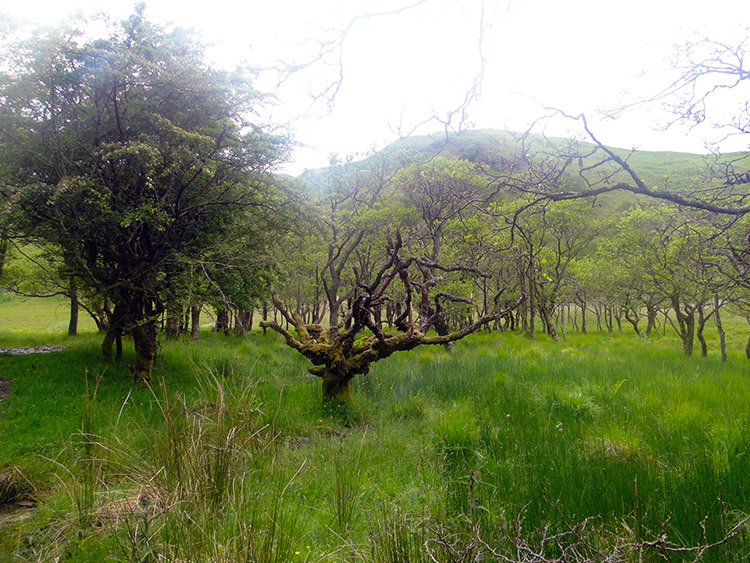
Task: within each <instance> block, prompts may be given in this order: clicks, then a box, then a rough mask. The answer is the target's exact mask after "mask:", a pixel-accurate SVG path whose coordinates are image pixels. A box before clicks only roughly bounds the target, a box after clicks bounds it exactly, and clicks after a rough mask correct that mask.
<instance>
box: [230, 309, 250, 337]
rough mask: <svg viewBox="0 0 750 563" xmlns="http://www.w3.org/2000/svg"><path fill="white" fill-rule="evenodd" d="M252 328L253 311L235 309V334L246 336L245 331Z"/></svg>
mask: <svg viewBox="0 0 750 563" xmlns="http://www.w3.org/2000/svg"><path fill="white" fill-rule="evenodd" d="M252 328H253V312H252V311H244V310H240V311H237V315H236V316H235V323H234V331H235V333H236V334H237V336H247V333H248V332H249V331H250V330H252Z"/></svg>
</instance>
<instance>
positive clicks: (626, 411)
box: [0, 301, 750, 562]
mask: <svg viewBox="0 0 750 563" xmlns="http://www.w3.org/2000/svg"><path fill="white" fill-rule="evenodd" d="M27 306H28V307H29V309H25V307H27ZM45 307H51V308H54V307H57V305H55V304H54V303H47V304H44V303H38V302H33V303H32V302H26V303H21V302H17V301H10V302H6V303H2V304H0V318H3V319H4V320H6V319H9V318H14V319H15V320H14V321H13V326H14V329H15V332H7V331H6V332H3V333H2V334H0V347H6V346H20V345H36V344H41V343H47V342H49V343H54V344H64V345H66V346H68V349H66V350H65V351H62V352H58V353H54V354H43V355H41V354H39V355H28V356H8V355H1V356H0V377H2V378H4V379H7V380H10V381H11V387H10V392H9V394H8V395H7V396H6V397H5V398H4V400H3V401H2V402H0V475H2V476H3V480H0V499H2V500H3V502H4V503H6V504H5V507H4V508H3V510H2V511H0V561H36V560H39V561H51V560H58V558H59V560H66V561H108V560H109V561H278V562H281V561H308V562H312V561H321V562H323V561H337V562H338V561H341V562H343V561H393V562H395V561H400V562H402V561H430V560H431V559H429V556H428V555H427V553H428V552H429V553H431V554H432V556H433V557H434V558H435V560H437V561H451V560H455V561H460V560H463V561H495V560H497V561H502V560H503V559H500V558H499V557H500V555H503V556H505V557H508V558H509V559H508V560H511V561H517V560H526V561H531V560H534V559H531V558H530V557H531V556H530V555H529V558H527V559H522V558H521V557H522V556H523V555H524V554H526V555H528V554H529V553H531V552H535V553H538V554H544V555H545V556H547V557H548V558H554V557H558V556H560V555H562V554H563V553H564V554H565V560H570V561H573V560H575V554H576V553H582V554H586V553H587V554H588V555H589V556H590V557H591V560H602V561H603V560H607V559H606V558H607V557H610V556H611V555H612V553H613V550H614V549H615V546H617V545H620V547H621V553H620V556H621V559H620V560H626V561H631V560H632V561H638V560H639V557H641V558H642V560H644V561H663V560H664V558H663V557H662V556H663V555H664V556H666V555H668V556H669V557H670V558H671V559H670V560H672V561H683V560H684V561H693V560H695V559H696V557H697V556H698V555H700V553H698V552H695V551H687V552H685V551H683V552H667V551H665V549H667V548H668V547H669V546H672V547H674V548H677V547H678V546H679V547H687V546H697V545H708V544H711V543H714V542H720V541H721V540H722V539H723V538H725V537H726V536H727V535H728V534H730V532H731V531H732V529H733V527H734V526H735V525H736V524H737V523H738V522H741V521H742V520H743V519H744V518H745V517H746V516H747V515H748V514H749V513H750V477H749V476H750V385H748V378H749V377H750V362H748V361H747V359H745V357H744V353H743V348H744V342H745V340H746V336H747V327H746V325H743V324H742V323H739V322H737V323H733V322H731V320H727V321H726V322H725V325H726V326H725V328H726V330H727V332H728V337H729V352H730V357H729V361H728V362H727V363H725V364H722V363H721V362H720V361H719V358H718V352H717V350H716V348H717V346H716V341H715V340H716V338H715V334H714V333H713V332H709V333H708V334H707V337H708V338H709V345H710V354H709V357H708V358H700V357H694V358H690V359H688V358H684V357H683V356H682V354H681V349H680V344H679V341H678V339H676V338H672V337H671V336H669V334H667V336H666V337H660V336H657V337H655V338H653V339H651V340H643V339H639V338H637V337H636V336H635V335H633V334H632V333H630V332H626V333H624V334H619V333H611V334H610V333H595V334H589V335H579V334H575V333H569V334H568V341H567V342H560V343H555V342H553V341H551V340H549V339H547V338H546V337H544V336H540V337H539V338H538V340H537V341H535V342H532V341H529V340H528V339H526V338H524V337H522V336H519V335H516V334H500V333H493V334H479V335H474V336H472V337H471V338H469V339H466V340H464V341H461V342H459V343H457V345H456V349H455V351H454V352H453V353H452V354H447V353H445V352H444V351H443V349H442V348H435V349H428V350H426V349H421V350H416V351H414V352H412V353H406V354H401V355H396V356H394V357H392V358H389V359H388V360H385V361H383V362H382V363H380V364H377V365H375V366H374V368H373V369H372V370H371V372H370V373H369V374H368V375H367V376H358V379H357V380H355V382H356V385H355V388H354V396H355V404H354V406H353V407H352V408H343V407H342V408H341V409H338V410H337V409H333V410H332V411H327V410H324V409H323V408H322V407H320V388H319V383H318V381H317V380H316V379H315V378H314V377H312V376H309V375H306V372H305V363H304V362H303V361H302V360H301V358H299V357H297V356H296V355H295V354H294V353H293V352H292V351H291V350H289V349H287V348H286V347H285V346H283V344H282V342H281V339H280V338H279V337H277V336H276V335H272V334H270V333H269V334H268V335H266V336H264V335H263V334H261V333H260V332H255V333H253V334H251V335H250V336H248V337H246V338H242V339H240V338H236V337H224V336H219V335H216V334H210V333H207V332H205V333H204V335H203V337H202V338H201V340H200V341H198V342H192V341H189V342H188V341H181V342H173V343H169V342H162V349H161V354H160V359H159V362H158V365H157V370H156V373H157V374H158V377H160V381H159V382H158V383H155V385H154V388H153V389H147V388H143V387H132V385H131V378H130V373H129V371H128V369H127V367H126V365H125V364H127V362H128V361H129V356H128V353H127V352H128V350H127V343H126V358H125V362H124V363H123V364H105V363H104V362H102V361H101V359H100V357H99V338H98V336H97V335H96V334H93V333H84V334H82V335H81V336H78V337H75V338H63V337H60V336H56V335H54V334H52V333H45V329H44V328H43V327H45V326H47V327H48V326H57V325H55V323H56V322H58V321H56V320H55V321H47V320H40V318H39V317H38V316H37V315H40V314H41V315H42V316H44V315H43V313H44V311H45ZM61 310H63V311H64V310H65V309H61ZM24 311H25V312H24ZM6 313H7V314H6ZM11 314H13V315H15V317H12V316H11ZM58 324H59V322H58ZM2 326H3V330H7V329H6V328H5V325H2ZM63 326H65V325H63ZM24 330H26V331H28V332H23V331H24ZM3 487H5V488H4V489H3ZM11 497H13V498H11ZM24 499H26V500H27V501H29V500H30V501H33V502H25V503H24V502H21V505H20V506H19V505H18V501H23V500H24ZM11 501H12V502H11ZM11 509H12V511H11ZM589 517H591V518H592V520H590V521H587V522H586V525H585V527H583V526H579V525H580V524H582V523H583V522H584V520H585V519H586V518H589ZM546 526H548V528H547V530H546V532H545V527H546ZM553 534H562V535H561V536H560V537H559V539H558V540H557V541H550V542H547V543H546V544H545V545H544V546H542V543H543V539H544V537H545V536H547V537H549V536H551V535H553ZM661 534H665V535H666V541H667V542H670V543H669V544H667V543H659V542H655V543H656V544H657V545H656V547H645V544H646V543H647V542H650V541H651V542H653V540H655V539H656V538H657V537H659V536H660V535H661ZM730 535H733V534H730ZM480 538H481V541H480ZM624 544H632V545H633V546H634V547H630V548H627V547H626V546H624ZM525 549H528V550H529V552H526V551H524V550H525ZM660 549H661V551H660ZM565 550H568V551H565ZM587 550H588V551H587ZM493 552H494V553H495V555H493ZM462 557H463V559H462ZM749 557H750V533H749V532H748V530H747V529H746V528H744V527H743V528H742V529H740V530H739V531H738V532H737V533H736V535H733V537H732V539H730V540H729V541H727V542H724V543H721V545H718V546H716V547H713V548H711V549H709V550H707V551H706V552H705V554H703V560H704V561H746V560H747V559H748V558H749ZM536 560H538V561H541V559H536ZM611 560H614V559H611Z"/></svg>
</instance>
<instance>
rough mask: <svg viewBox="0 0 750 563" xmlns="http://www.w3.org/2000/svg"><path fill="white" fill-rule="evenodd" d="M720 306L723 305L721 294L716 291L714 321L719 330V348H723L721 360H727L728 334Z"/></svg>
mask: <svg viewBox="0 0 750 563" xmlns="http://www.w3.org/2000/svg"><path fill="white" fill-rule="evenodd" d="M719 307H721V300H720V299H719V294H718V293H714V315H716V316H715V317H714V322H715V323H716V330H718V331H719V349H720V350H721V361H722V362H726V361H727V342H726V335H725V334H724V326H723V325H722V324H721V314H720V313H719Z"/></svg>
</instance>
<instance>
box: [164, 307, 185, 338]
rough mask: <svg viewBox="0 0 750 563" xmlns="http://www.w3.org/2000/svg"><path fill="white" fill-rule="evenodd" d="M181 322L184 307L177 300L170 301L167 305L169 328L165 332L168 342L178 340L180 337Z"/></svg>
mask: <svg viewBox="0 0 750 563" xmlns="http://www.w3.org/2000/svg"><path fill="white" fill-rule="evenodd" d="M181 320H182V307H180V304H179V302H178V301H177V300H176V299H170V300H169V302H168V303H167V327H166V330H165V333H166V337H167V339H168V340H177V339H178V338H179V337H180V321H181Z"/></svg>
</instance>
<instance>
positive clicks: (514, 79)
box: [0, 0, 750, 174]
mask: <svg viewBox="0 0 750 563" xmlns="http://www.w3.org/2000/svg"><path fill="white" fill-rule="evenodd" d="M102 5H104V6H106V11H107V12H108V13H110V14H111V15H112V16H114V17H116V18H124V17H126V16H127V15H128V14H129V13H131V12H132V9H133V6H134V2H133V1H130V0H127V1H126V0H109V2H107V3H104V4H103V3H101V2H100V0H13V1H12V2H11V1H9V0H0V17H5V18H13V19H16V20H20V21H25V22H29V23H31V24H37V25H58V24H60V23H61V22H64V21H65V20H66V19H67V18H68V17H69V16H70V15H71V14H75V13H81V14H83V15H90V14H94V13H97V12H100V11H102ZM146 14H147V16H149V17H150V18H151V19H153V20H156V21H158V22H162V23H165V24H169V25H180V26H183V27H189V28H193V29H194V30H195V31H196V32H197V33H198V34H199V35H200V36H201V37H202V38H203V40H204V41H205V42H206V43H208V44H210V48H209V52H208V53H209V57H210V59H211V61H212V63H213V64H215V65H217V66H222V67H226V68H231V67H233V66H234V65H236V64H238V63H249V64H251V65H253V66H255V67H259V68H263V69H266V71H264V72H263V73H261V74H260V75H259V77H258V80H257V83H256V84H257V86H258V88H259V89H261V90H263V91H266V92H268V93H271V94H273V96H274V99H275V101H274V102H273V104H272V105H270V106H268V107H266V108H264V109H263V110H262V112H261V113H260V115H259V117H258V118H259V119H261V120H263V121H267V122H269V123H272V124H274V125H275V126H279V127H283V128H286V129H288V130H289V131H291V132H292V133H293V135H294V138H295V140H296V143H297V144H296V147H295V149H294V151H293V153H292V160H291V162H290V163H288V164H287V165H285V166H284V171H286V172H289V173H292V174H297V173H299V172H302V171H303V170H305V169H306V168H316V167H320V166H325V165H327V163H328V162H329V160H330V157H331V155H334V154H335V155H338V156H339V157H341V158H343V157H346V156H349V155H352V156H355V157H357V156H362V155H364V154H365V153H367V152H368V151H371V150H377V149H380V148H383V147H384V146H386V145H387V144H389V143H391V142H393V141H395V140H396V139H398V138H399V137H400V136H405V135H409V134H427V133H440V132H441V131H445V130H446V128H447V129H449V130H451V129H455V128H458V127H463V128H467V127H473V128H494V129H509V130H513V131H523V130H525V129H527V128H528V127H530V126H531V124H532V123H535V122H536V120H538V119H539V118H540V117H542V116H544V115H546V114H548V113H549V110H547V109H545V108H550V107H554V108H557V109H560V110H563V111H565V112H566V113H568V114H578V113H581V112H584V113H585V114H586V115H587V118H588V120H589V123H590V124H591V126H592V128H593V129H594V130H595V132H596V134H597V136H598V137H599V138H600V140H602V141H603V142H605V143H607V144H610V145H613V146H618V147H622V148H639V149H643V150H680V151H690V152H706V150H707V145H706V143H711V142H714V143H715V142H717V140H718V139H720V138H721V137H722V136H720V135H718V134H717V133H716V131H714V130H712V129H711V128H710V127H702V128H701V127H699V128H695V129H693V130H688V129H686V128H685V127H672V128H670V129H668V130H667V131H664V130H663V127H664V125H665V124H666V123H667V122H668V121H669V115H668V114H666V113H665V112H664V108H663V106H662V104H660V103H635V105H633V104H634V102H641V101H642V100H646V99H649V98H652V97H653V96H654V95H655V94H657V93H658V92H660V91H661V90H662V89H663V88H664V87H665V86H666V85H667V84H668V83H669V81H670V79H671V78H673V77H674V70H673V69H672V61H673V56H674V53H675V50H676V47H677V46H678V45H680V44H683V43H685V42H686V41H690V40H696V39H700V38H704V37H708V38H712V39H718V40H721V41H725V42H727V43H735V44H738V43H740V41H741V40H742V39H743V38H745V37H747V35H748V26H750V23H748V22H750V2H749V1H748V0H713V1H712V2H706V1H705V0H630V1H629V2H627V3H622V2H614V1H612V0H484V1H482V0H306V1H305V0H273V1H271V0H245V1H244V2H241V1H238V0H212V1H211V2H205V0H201V1H197V0H181V1H176V0H149V1H147V8H146ZM480 39H481V40H480ZM327 41H333V42H334V47H333V48H332V49H331V51H330V52H329V53H328V54H327V55H325V56H324V57H323V58H322V60H321V59H319V58H317V55H318V54H319V49H320V45H321V44H323V43H325V42H327ZM748 46H750V44H749V45H748ZM306 62H309V63H311V64H310V65H309V66H304V65H303V63H306ZM293 65H301V66H304V68H301V69H300V70H297V71H296V72H294V73H291V74H287V73H284V72H280V71H279V69H281V68H286V67H289V66H293ZM480 71H481V75H480ZM477 77H480V78H481V79H479V80H477ZM339 80H340V81H339ZM335 86H338V87H337V88H336V89H335V95H334V96H332V99H331V100H328V99H326V98H325V97H324V96H320V95H318V96H316V94H320V93H321V92H323V91H325V90H326V88H329V87H335ZM473 86H476V87H475V89H474V90H472V87H473ZM469 92H472V94H473V95H471V96H470V97H469V99H470V103H468V105H466V107H465V111H464V112H459V113H454V114H453V115H451V112H456V110H457V109H459V108H462V107H463V105H464V102H465V100H466V99H467V93H469ZM747 94H748V92H747V91H745V92H744V93H743V92H740V91H739V90H737V91H736V92H734V96H733V97H732V96H730V97H728V98H727V99H726V100H725V101H723V102H722V104H721V107H722V108H723V110H724V111H725V112H728V113H727V114H728V115H732V112H735V111H738V108H739V107H740V104H743V103H745V102H746V101H747V99H748V95H747ZM623 105H628V106H632V107H631V109H630V110H628V111H627V112H625V113H622V114H619V117H618V119H616V120H613V119H607V118H606V117H604V116H606V115H609V114H610V110H612V109H614V108H618V107H621V106H623ZM449 117H450V118H449ZM535 127H536V130H537V131H543V132H545V133H546V134H550V135H574V134H577V133H579V131H578V130H576V129H575V128H574V127H573V128H571V123H570V122H569V121H567V120H564V119H556V120H555V119H553V120H543V121H540V122H537V124H536V126H535ZM748 144H749V143H748V141H747V140H743V139H741V138H738V137H734V138H730V139H728V140H725V141H723V143H722V144H721V145H719V146H720V148H721V149H723V150H744V149H747V148H748Z"/></svg>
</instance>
